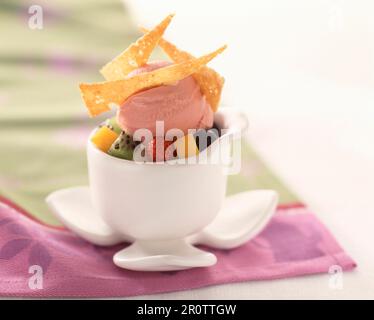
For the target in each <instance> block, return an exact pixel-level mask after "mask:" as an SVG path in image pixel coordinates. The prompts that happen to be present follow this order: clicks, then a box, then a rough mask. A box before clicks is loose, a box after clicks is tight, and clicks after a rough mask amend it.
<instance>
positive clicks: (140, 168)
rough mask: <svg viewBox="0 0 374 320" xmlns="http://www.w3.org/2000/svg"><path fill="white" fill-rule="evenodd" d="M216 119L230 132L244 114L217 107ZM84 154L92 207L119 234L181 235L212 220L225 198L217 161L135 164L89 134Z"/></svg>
mask: <svg viewBox="0 0 374 320" xmlns="http://www.w3.org/2000/svg"><path fill="white" fill-rule="evenodd" d="M228 119H234V120H232V121H228ZM216 122H219V123H220V126H221V127H222V126H229V128H230V130H231V132H237V131H240V132H243V131H245V129H246V128H247V120H246V117H245V116H244V115H243V114H241V113H238V112H234V110H228V111H220V112H218V113H217V114H216ZM230 126H231V127H230ZM220 139H221V138H220ZM220 139H218V140H216V142H215V143H217V144H218V143H219V140H220ZM214 146H215V144H214ZM214 146H213V144H212V146H211V147H210V148H212V149H211V151H212V150H214ZM214 152H215V151H212V154H213V153H214ZM221 152H222V148H221ZM87 159H88V171H89V180H90V193H91V198H92V203H93V205H94V208H95V210H97V212H98V213H99V214H100V216H101V217H102V219H103V221H104V222H105V223H106V224H107V225H108V226H109V227H110V228H111V229H112V230H114V231H115V232H116V233H118V235H120V236H123V238H124V239H129V238H131V239H134V240H135V241H140V242H149V241H151V242H153V243H154V242H160V243H162V242H164V241H165V240H168V241H170V240H180V239H184V238H185V237H187V236H189V235H191V234H194V233H197V232H199V231H201V230H202V229H203V228H204V227H206V226H207V225H208V224H209V223H210V222H212V221H213V219H214V218H215V217H216V215H217V213H218V212H219V210H220V208H221V206H222V203H223V200H224V198H225V193H226V182H227V175H226V174H225V165H224V164H223V163H220V162H218V163H209V162H208V163H207V164H174V165H170V164H167V163H164V164H156V163H147V164H145V163H143V164H139V163H136V162H134V161H128V160H123V159H119V158H115V157H112V156H110V155H108V154H106V153H104V152H102V151H100V150H99V149H97V148H96V147H95V145H94V144H93V143H92V142H91V140H90V139H89V141H88V144H87Z"/></svg>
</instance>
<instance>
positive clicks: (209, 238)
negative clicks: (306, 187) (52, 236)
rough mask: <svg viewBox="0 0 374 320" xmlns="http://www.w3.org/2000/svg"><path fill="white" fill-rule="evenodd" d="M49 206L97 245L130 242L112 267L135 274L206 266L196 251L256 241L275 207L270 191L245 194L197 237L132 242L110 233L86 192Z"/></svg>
mask: <svg viewBox="0 0 374 320" xmlns="http://www.w3.org/2000/svg"><path fill="white" fill-rule="evenodd" d="M46 201H47V204H48V205H49V207H50V208H51V210H52V212H53V213H54V214H55V215H56V217H57V218H58V219H59V220H60V221H61V222H62V223H63V224H64V225H65V226H66V227H67V228H68V229H70V230H71V231H73V232H74V233H76V234H77V235H78V236H80V237H82V238H83V239H85V240H87V241H89V242H91V243H94V244H97V245H103V246H108V245H114V244H118V243H122V242H130V243H132V242H133V243H132V244H131V245H130V246H128V247H126V248H124V249H123V250H121V251H119V252H118V253H116V254H115V255H114V257H113V261H114V263H115V264H116V265H117V266H119V267H121V268H125V269H130V270H139V271H172V270H182V269H189V268H193V267H207V266H211V265H214V264H215V263H216V260H217V259H216V257H215V255H214V254H212V253H209V252H206V251H203V250H201V249H198V248H195V247H194V245H199V244H202V245H205V246H209V247H212V248H220V249H232V248H235V247H238V246H240V245H242V244H244V243H245V242H247V241H249V240H250V239H252V238H253V237H255V236H256V235H257V234H258V233H259V232H260V231H261V230H263V228H264V227H265V226H266V224H267V223H268V222H269V220H270V219H271V217H272V215H273V214H274V212H275V208H276V206H277V203H278V195H277V193H276V192H275V191H272V190H256V191H245V192H241V193H238V194H235V195H232V196H229V197H226V198H225V200H224V204H223V206H222V209H221V210H220V212H219V213H218V215H217V217H216V218H215V219H214V220H213V222H212V223H211V224H209V225H208V226H207V227H206V228H204V229H203V230H202V231H201V232H199V233H197V234H194V235H191V236H189V237H187V238H185V239H179V240H173V241H139V240H137V241H135V242H134V239H132V238H131V237H129V236H127V235H123V234H121V235H119V234H117V233H116V232H115V231H113V230H112V229H111V228H110V227H109V226H108V225H107V224H106V223H105V222H104V221H103V220H102V218H101V217H100V215H99V214H97V212H96V211H95V209H94V208H93V205H92V202H91V198H90V191H89V187H75V188H70V189H64V190H59V191H56V192H53V193H52V194H50V195H49V196H48V197H47V199H46Z"/></svg>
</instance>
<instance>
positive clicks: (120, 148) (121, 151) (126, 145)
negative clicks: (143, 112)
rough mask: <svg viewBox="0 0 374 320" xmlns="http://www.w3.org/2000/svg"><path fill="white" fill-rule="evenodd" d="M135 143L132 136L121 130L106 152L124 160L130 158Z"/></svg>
mask: <svg viewBox="0 0 374 320" xmlns="http://www.w3.org/2000/svg"><path fill="white" fill-rule="evenodd" d="M135 147H136V143H135V142H134V140H133V139H132V137H131V136H130V135H128V134H126V133H125V132H124V131H122V132H121V134H120V135H119V137H118V138H117V139H116V140H115V141H114V142H113V144H112V146H111V147H110V148H109V150H108V154H109V155H111V156H113V157H117V158H121V159H126V160H132V159H133V154H134V149H135Z"/></svg>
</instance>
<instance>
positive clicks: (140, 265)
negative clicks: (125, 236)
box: [113, 239, 217, 271]
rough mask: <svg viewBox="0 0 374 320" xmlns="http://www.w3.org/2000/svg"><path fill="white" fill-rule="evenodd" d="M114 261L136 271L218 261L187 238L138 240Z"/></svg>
mask: <svg viewBox="0 0 374 320" xmlns="http://www.w3.org/2000/svg"><path fill="white" fill-rule="evenodd" d="M113 262H114V263H115V264H116V265H117V266H118V267H120V268H125V269H129V270H135V271H140V270H141V271H173V270H184V269H190V268H196V267H209V266H212V265H214V264H215V263H216V262H217V258H216V256H215V255H214V254H212V253H209V252H206V251H203V250H200V249H198V248H196V247H194V246H193V245H191V244H189V243H187V242H186V240H185V239H179V240H171V241H170V240H167V241H165V240H163V241H141V240H137V241H135V242H134V243H133V244H131V245H130V246H128V247H127V248H125V249H123V250H121V251H119V252H117V253H116V254H115V255H114V257H113Z"/></svg>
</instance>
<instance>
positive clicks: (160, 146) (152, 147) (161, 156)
mask: <svg viewBox="0 0 374 320" xmlns="http://www.w3.org/2000/svg"><path fill="white" fill-rule="evenodd" d="M172 143H173V141H164V140H163V138H161V137H159V138H157V139H156V138H153V139H152V141H151V142H150V143H149V144H148V145H147V147H146V151H147V155H148V157H149V158H151V159H152V161H153V162H156V161H165V160H168V159H170V158H171V156H172V154H171V155H170V152H166V150H167V149H168V147H169V146H170V145H171V144H172Z"/></svg>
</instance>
